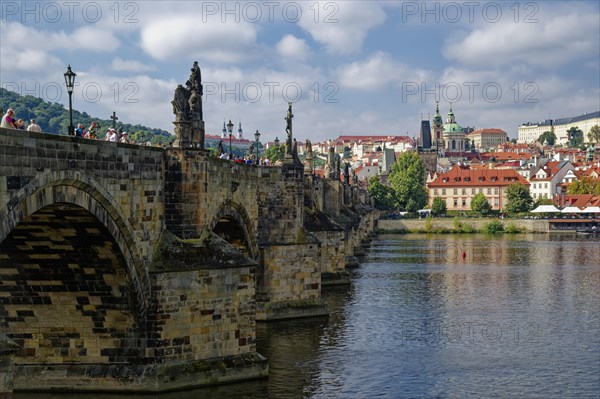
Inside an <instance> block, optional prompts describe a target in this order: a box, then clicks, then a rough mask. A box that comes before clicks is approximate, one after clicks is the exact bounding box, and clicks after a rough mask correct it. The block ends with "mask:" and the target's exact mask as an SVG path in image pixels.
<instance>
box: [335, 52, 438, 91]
mask: <svg viewBox="0 0 600 399" xmlns="http://www.w3.org/2000/svg"><path fill="white" fill-rule="evenodd" d="M337 74H338V76H339V80H340V83H341V84H342V86H343V87H345V88H351V89H357V90H364V91H373V90H378V89H381V88H383V87H385V86H387V85H389V84H394V85H396V86H397V85H402V84H403V83H408V82H410V83H415V84H417V85H420V84H421V82H424V81H426V80H427V77H428V73H427V72H426V71H425V70H421V69H415V68H411V67H409V66H408V65H406V64H404V63H401V62H399V61H396V60H394V59H393V58H392V57H391V56H390V55H389V54H387V53H384V52H377V53H375V54H374V55H372V56H370V57H369V58H367V59H365V60H364V61H355V62H352V63H350V64H346V65H342V66H341V67H339V68H338V69H337Z"/></svg>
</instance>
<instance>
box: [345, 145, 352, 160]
mask: <svg viewBox="0 0 600 399" xmlns="http://www.w3.org/2000/svg"><path fill="white" fill-rule="evenodd" d="M344 158H345V159H347V158H352V150H351V149H350V147H349V146H345V147H344Z"/></svg>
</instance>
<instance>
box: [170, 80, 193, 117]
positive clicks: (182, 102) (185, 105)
mask: <svg viewBox="0 0 600 399" xmlns="http://www.w3.org/2000/svg"><path fill="white" fill-rule="evenodd" d="M171 104H173V113H174V114H175V120H176V121H177V122H181V121H187V120H189V116H190V106H189V102H188V94H187V91H186V89H185V87H183V86H182V85H178V86H177V88H176V89H175V96H174V98H173V101H171Z"/></svg>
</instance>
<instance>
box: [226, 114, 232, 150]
mask: <svg viewBox="0 0 600 399" xmlns="http://www.w3.org/2000/svg"><path fill="white" fill-rule="evenodd" d="M227 132H228V133H229V159H233V152H232V151H231V135H232V134H233V123H231V119H230V120H229V123H228V124H227Z"/></svg>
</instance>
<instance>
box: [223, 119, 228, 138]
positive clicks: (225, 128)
mask: <svg viewBox="0 0 600 399" xmlns="http://www.w3.org/2000/svg"><path fill="white" fill-rule="evenodd" d="M226 137H227V127H226V126H225V119H223V138H226Z"/></svg>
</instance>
